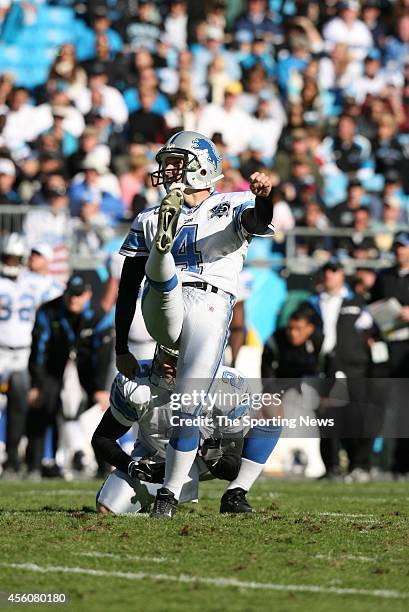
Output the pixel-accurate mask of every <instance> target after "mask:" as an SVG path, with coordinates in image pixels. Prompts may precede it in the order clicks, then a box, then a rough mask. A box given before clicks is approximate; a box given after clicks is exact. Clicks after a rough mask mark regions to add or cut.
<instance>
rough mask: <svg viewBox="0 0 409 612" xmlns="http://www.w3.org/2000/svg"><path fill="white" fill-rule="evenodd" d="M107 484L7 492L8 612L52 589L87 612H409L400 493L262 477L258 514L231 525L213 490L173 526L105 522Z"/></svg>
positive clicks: (408, 514)
mask: <svg viewBox="0 0 409 612" xmlns="http://www.w3.org/2000/svg"><path fill="white" fill-rule="evenodd" d="M98 487H99V483H98V482H97V481H80V482H72V483H66V482H60V481H51V480H50V481H47V482H41V483H31V482H26V483H24V482H17V483H14V482H0V509H1V512H0V551H1V556H0V592H1V595H0V608H3V607H5V609H7V608H8V605H9V604H6V603H5V599H6V596H5V594H9V593H11V592H13V593H43V592H47V593H50V592H51V593H66V594H67V597H68V599H69V604H68V605H67V604H66V605H59V606H58V608H59V609H63V610H64V609H72V610H75V611H86V612H93V611H94V610H95V611H96V610H98V611H105V610H108V611H109V610H136V611H138V612H139V611H141V612H142V611H143V612H153V611H155V612H156V611H158V612H159V611H161V612H162V611H163V612H165V611H166V612H167V611H175V612H185V611H186V612H195V611H196V610H200V611H209V610H210V611H216V610H217V611H219V610H220V611H225V612H230V611H231V612H236V611H239V610H240V611H251V612H253V611H256V610H257V611H259V610H276V611H278V612H282V611H287V610H289V611H293V610H294V611H305V610H311V611H314V612H323V611H327V610H328V611H330V610H331V612H337V611H338V610H339V611H341V610H348V612H355V611H356V612H358V611H359V612H363V611H366V610H368V611H371V612H373V611H374V610H376V611H378V610H385V611H388V612H389V611H390V610H391V609H393V611H394V612H399V611H401V610H402V611H403V610H405V611H407V610H409V507H408V500H409V487H408V485H407V484H405V483H392V482H376V483H370V484H366V485H364V484H360V485H358V484H356V485H344V484H341V483H332V482H329V483H326V482H307V481H287V482H285V481H276V480H264V481H261V482H259V483H258V484H257V485H256V486H255V487H254V491H253V492H252V494H251V496H249V500H250V501H251V502H252V503H253V505H254V507H255V508H256V509H257V514H256V515H253V516H233V517H229V516H225V515H224V516H223V515H222V516H220V515H219V514H218V505H219V499H220V493H221V491H222V489H223V483H220V482H219V483H214V482H210V483H204V486H202V499H201V501H200V503H199V504H188V505H185V506H182V507H181V508H180V510H179V512H178V515H177V517H176V518H175V519H174V520H173V521H153V520H151V519H149V517H147V516H142V515H141V516H122V517H120V516H101V515H97V514H96V513H95V511H94V499H95V492H96V490H97V489H98ZM13 607H14V608H17V607H18V608H20V606H17V605H16V604H13V605H10V608H11V609H12V608H13ZM56 607H57V606H56ZM56 607H54V606H51V605H47V606H45V605H35V604H26V605H25V606H24V608H25V609H51V608H52V609H56Z"/></svg>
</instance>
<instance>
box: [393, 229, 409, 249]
mask: <svg viewBox="0 0 409 612" xmlns="http://www.w3.org/2000/svg"><path fill="white" fill-rule="evenodd" d="M397 244H402V245H403V246H409V232H399V234H396V236H395V239H394V241H393V245H394V246H396V245H397Z"/></svg>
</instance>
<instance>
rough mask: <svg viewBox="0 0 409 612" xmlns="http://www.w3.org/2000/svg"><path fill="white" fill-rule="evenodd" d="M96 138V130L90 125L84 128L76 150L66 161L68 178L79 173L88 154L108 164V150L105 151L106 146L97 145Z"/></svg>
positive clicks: (97, 135)
mask: <svg viewBox="0 0 409 612" xmlns="http://www.w3.org/2000/svg"><path fill="white" fill-rule="evenodd" d="M98 137H99V130H98V128H96V127H95V126H92V125H88V126H87V127H86V128H85V130H84V131H83V133H82V134H81V137H80V139H79V142H78V149H77V150H76V151H75V153H73V154H72V155H70V157H69V158H68V160H67V166H68V170H69V174H70V176H75V175H76V174H77V173H78V172H81V170H82V164H83V162H84V160H85V158H86V156H87V155H88V154H90V153H95V154H96V156H97V157H98V158H100V159H101V160H103V161H107V162H108V163H109V161H110V153H109V150H107V146H106V145H104V144H100V143H99V140H98Z"/></svg>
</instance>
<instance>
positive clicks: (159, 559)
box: [77, 550, 175, 563]
mask: <svg viewBox="0 0 409 612" xmlns="http://www.w3.org/2000/svg"><path fill="white" fill-rule="evenodd" d="M77 554H79V555H80V556H81V557H95V558H97V559H116V560H118V561H122V560H123V559H127V560H129V561H149V562H152V563H165V561H167V559H165V557H138V556H136V555H114V554H113V553H103V552H98V551H96V550H92V551H91V550H90V551H89V552H80V553H77ZM174 561H175V560H173V563H174Z"/></svg>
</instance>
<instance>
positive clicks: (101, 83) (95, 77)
mask: <svg viewBox="0 0 409 612" xmlns="http://www.w3.org/2000/svg"><path fill="white" fill-rule="evenodd" d="M76 104H77V107H78V109H79V110H80V111H81V113H82V114H83V115H87V114H96V113H97V112H99V113H101V115H102V116H105V117H109V118H110V119H111V120H112V122H113V124H114V125H115V126H117V127H118V128H120V127H122V126H123V125H124V124H125V123H126V121H127V119H128V110H127V108H126V104H125V100H124V98H123V96H122V94H121V93H120V92H119V91H118V90H117V89H115V87H111V86H110V85H108V76H107V74H106V73H105V72H104V68H103V66H99V65H96V66H95V67H94V71H93V72H92V73H90V75H89V79H88V89H86V90H84V91H83V92H82V93H81V95H80V96H79V97H78V98H77V100H76Z"/></svg>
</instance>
